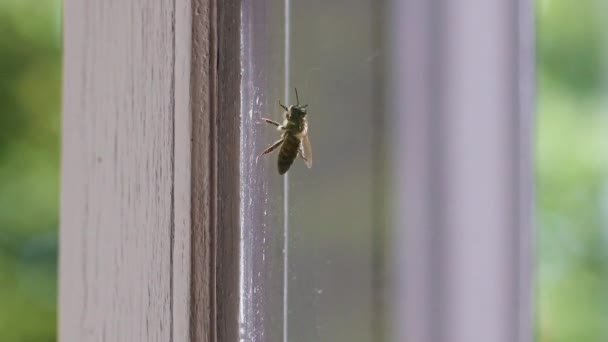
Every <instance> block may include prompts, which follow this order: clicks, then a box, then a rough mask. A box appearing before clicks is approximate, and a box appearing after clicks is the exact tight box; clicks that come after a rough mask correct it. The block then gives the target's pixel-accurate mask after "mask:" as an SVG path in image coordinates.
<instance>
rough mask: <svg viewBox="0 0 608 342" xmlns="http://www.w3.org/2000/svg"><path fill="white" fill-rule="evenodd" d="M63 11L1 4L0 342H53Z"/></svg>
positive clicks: (54, 2) (51, 4) (45, 2)
mask: <svg viewBox="0 0 608 342" xmlns="http://www.w3.org/2000/svg"><path fill="white" fill-rule="evenodd" d="M60 14H61V7H60V3H59V1H58V0H0V341H17V342H21V341H23V342H29V341H32V342H33V341H36V342H38V341H55V340H56V337H55V335H56V316H57V314H56V306H57V304H56V302H57V300H56V297H57V285H56V283H57V226H58V225H57V223H58V196H59V194H58V186H59V172H58V171H59V122H60V120H59V117H60V115H59V113H60V105H59V104H60V83H61V73H60V67H61V42H60V37H61V35H60V31H61V25H60V22H61V16H60Z"/></svg>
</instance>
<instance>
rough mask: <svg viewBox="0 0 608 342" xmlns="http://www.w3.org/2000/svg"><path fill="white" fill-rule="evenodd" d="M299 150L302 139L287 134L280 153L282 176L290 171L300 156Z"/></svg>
mask: <svg viewBox="0 0 608 342" xmlns="http://www.w3.org/2000/svg"><path fill="white" fill-rule="evenodd" d="M299 148H300V139H298V138H296V137H295V136H293V135H291V134H285V141H283V144H282V145H281V150H280V151H279V174H281V175H282V174H284V173H285V172H287V170H289V167H290V166H291V164H293V161H294V160H295V159H296V157H297V156H298V149H299Z"/></svg>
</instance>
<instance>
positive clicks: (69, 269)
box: [59, 0, 241, 342]
mask: <svg viewBox="0 0 608 342" xmlns="http://www.w3.org/2000/svg"><path fill="white" fill-rule="evenodd" d="M239 15H240V1H238V0H227V1H217V0H174V1H160V0H155V1H149V0H104V1H95V0H66V1H65V3H64V81H63V148H62V179H61V182H62V193H61V237H60V244H61V247H60V294H59V296H60V323H59V326H60V327H59V340H60V341H64V342H68V341H163V342H164V341H236V339H237V336H238V293H237V291H238V229H239V216H238V215H239V212H238V211H239V194H238V189H239V187H238V181H239V178H238V177H239V167H238V166H239V164H238V159H239V122H240V121H239V120H240V115H239V113H240V77H241V75H240V73H241V66H240V45H239V42H240V40H239V32H240V27H239V26H240V17H239Z"/></svg>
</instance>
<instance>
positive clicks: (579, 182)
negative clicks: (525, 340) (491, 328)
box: [536, 0, 608, 342]
mask: <svg viewBox="0 0 608 342" xmlns="http://www.w3.org/2000/svg"><path fill="white" fill-rule="evenodd" d="M606 13H608V1H597V0H579V1H569V0H538V1H537V20H538V21H537V27H538V41H537V47H538V63H537V67H538V72H537V76H538V118H537V120H538V121H537V145H536V162H537V206H538V207H537V210H538V211H537V222H538V228H539V230H538V247H539V249H538V252H539V261H538V269H537V271H538V284H537V285H538V286H537V301H538V307H537V327H538V340H539V341H542V342H562V341H563V342H572V341H608V305H607V304H608V178H607V176H608V115H607V114H608V101H607V100H608V96H607V95H608V22H606V20H605V14H606Z"/></svg>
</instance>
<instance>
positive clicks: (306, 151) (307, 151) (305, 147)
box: [302, 135, 312, 168]
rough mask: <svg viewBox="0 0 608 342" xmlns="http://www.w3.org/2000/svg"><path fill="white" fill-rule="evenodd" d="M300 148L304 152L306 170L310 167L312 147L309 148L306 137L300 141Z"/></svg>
mask: <svg viewBox="0 0 608 342" xmlns="http://www.w3.org/2000/svg"><path fill="white" fill-rule="evenodd" d="M302 147H303V150H304V161H305V162H306V166H308V168H311V167H312V146H310V139H308V135H305V136H304V139H302Z"/></svg>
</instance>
